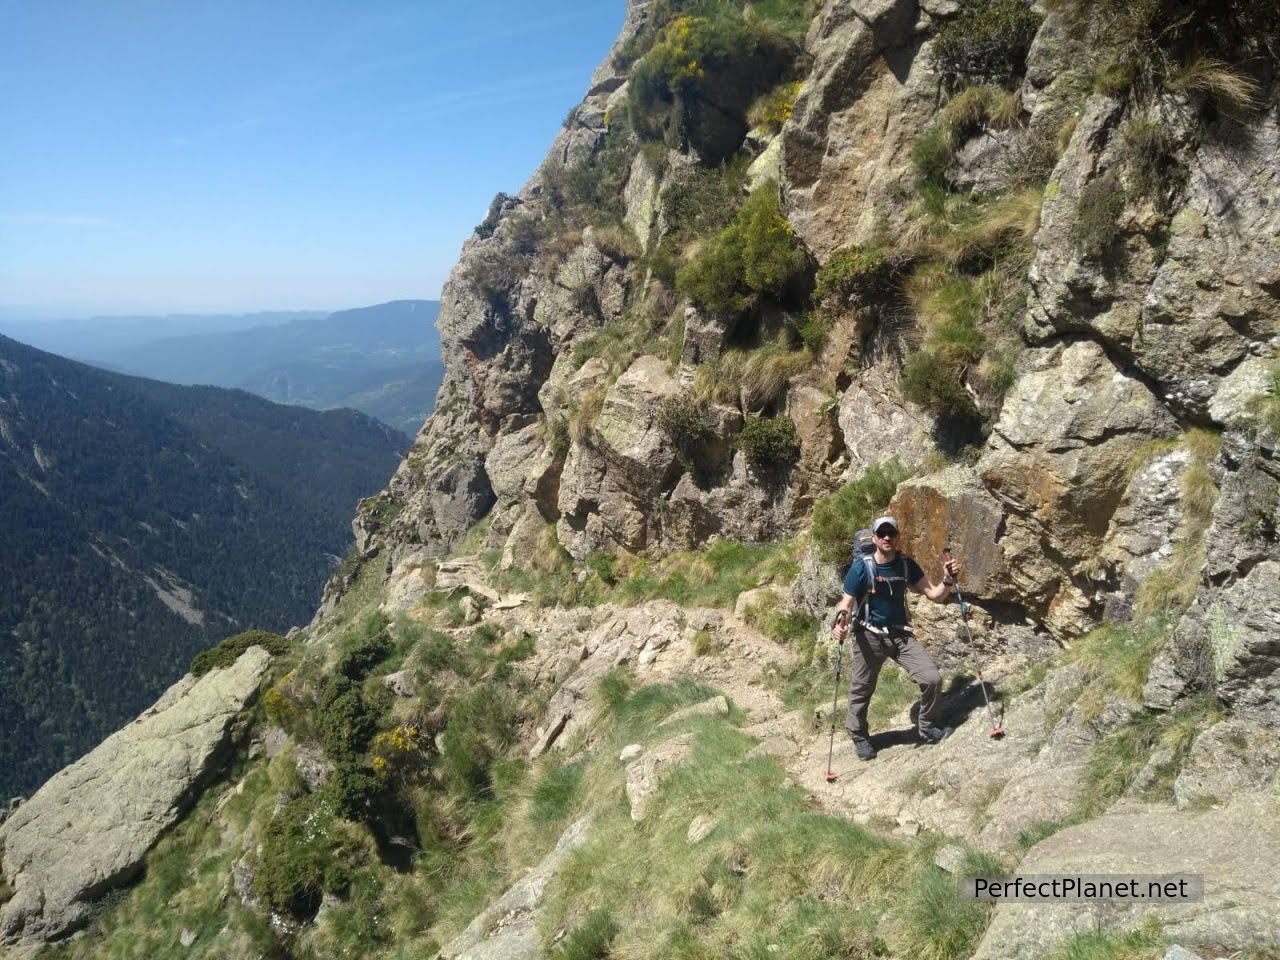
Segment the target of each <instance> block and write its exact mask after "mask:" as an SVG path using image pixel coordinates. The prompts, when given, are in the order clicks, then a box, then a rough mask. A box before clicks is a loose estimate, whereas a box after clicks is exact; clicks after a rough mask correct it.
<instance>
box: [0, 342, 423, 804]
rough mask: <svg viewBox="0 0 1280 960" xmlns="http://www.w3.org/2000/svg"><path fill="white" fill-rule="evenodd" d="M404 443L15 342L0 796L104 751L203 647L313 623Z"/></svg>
mask: <svg viewBox="0 0 1280 960" xmlns="http://www.w3.org/2000/svg"><path fill="white" fill-rule="evenodd" d="M405 443H406V438H405V437H404V436H403V435H402V434H400V433H398V432H396V431H394V430H392V429H390V428H388V427H387V426H385V425H384V424H382V423H379V422H378V421H376V420H374V419H373V418H371V417H369V416H367V415H365V414H362V413H358V412H356V411H352V410H337V411H332V412H323V413H322V412H317V411H312V410H307V409H304V408H301V407H290V406H281V405H278V404H273V403H270V402H268V401H266V400H263V399H261V398H259V397H256V396H253V395H251V394H249V393H247V392H243V391H228V390H223V389H219V388H215V387H180V386H174V385H171V384H166V383H159V382H155V381H149V380H143V379H138V378H134V377H128V376H123V375H120V374H114V373H109V372H106V371H102V370H97V369H95V368H93V367H89V366H86V365H83V364H80V363H77V362H74V361H70V360H66V359H64V358H62V357H58V356H55V355H53V354H48V353H44V352H42V351H38V350H35V349H33V348H30V347H27V346H25V345H23V344H20V343H18V342H17V341H14V340H11V339H9V338H7V337H3V336H0V535H2V537H3V542H4V544H5V549H4V550H3V551H0V729H3V730H4V731H5V737H4V738H3V741H2V742H0V795H8V794H10V793H13V792H20V791H22V790H26V789H29V788H30V787H32V786H34V785H36V784H37V783H38V782H39V781H40V780H42V779H43V778H44V777H45V776H47V775H48V774H49V773H51V772H52V771H53V770H56V769H57V768H58V767H60V766H62V765H64V764H65V763H67V762H68V761H70V760H72V759H74V758H75V757H77V756H79V755H80V754H81V753H82V752H83V751H84V750H86V749H88V748H89V747H91V746H93V745H94V744H95V743H96V742H97V741H98V740H99V739H100V738H101V736H102V735H103V734H105V733H107V732H109V731H110V730H112V729H114V728H115V727H117V726H119V724H120V723H121V722H123V721H124V720H125V719H127V718H128V717H131V716H133V715H134V714H135V713H136V712H137V711H138V709H139V708H140V707H142V706H145V705H146V704H147V703H150V702H151V701H152V700H153V699H154V698H155V696H156V695H157V693H158V692H159V691H160V690H161V689H163V687H164V686H165V685H166V684H168V683H170V682H172V681H173V680H174V679H175V678H176V677H177V676H179V675H180V674H181V673H182V672H183V671H184V669H185V666H186V664H187V662H188V661H189V660H190V658H191V656H192V655H193V653H195V652H196V651H197V650H199V649H201V648H203V647H205V646H208V645H209V644H210V643H212V642H213V641H215V640H217V639H219V638H221V637H223V636H226V635H227V634H229V633H233V632H238V631H239V630H242V629H245V628H247V627H249V626H257V627H263V628H266V629H275V630H285V629H288V627H290V626H291V625H293V624H297V623H303V622H306V621H307V620H309V619H310V616H311V612H312V610H313V608H314V605H315V602H316V599H317V597H318V596H319V594H320V590H321V587H322V585H323V583H324V581H325V579H326V577H327V576H328V574H329V573H330V572H331V570H332V567H333V564H334V563H335V562H336V561H337V559H338V558H340V557H341V556H342V555H343V554H345V552H346V551H347V549H348V547H349V545H350V542H351V530H350V524H349V518H350V515H351V511H352V508H353V507H354V505H355V503H356V502H357V501H358V500H359V499H360V498H361V497H363V496H367V495H369V494H371V493H374V492H375V491H376V490H378V489H379V488H380V487H381V486H382V485H383V484H384V483H385V481H386V479H387V477H388V475H389V474H390V473H391V471H392V470H393V469H394V467H395V465H396V463H397V462H398V460H399V457H400V453H401V451H402V450H403V448H404V445H405Z"/></svg>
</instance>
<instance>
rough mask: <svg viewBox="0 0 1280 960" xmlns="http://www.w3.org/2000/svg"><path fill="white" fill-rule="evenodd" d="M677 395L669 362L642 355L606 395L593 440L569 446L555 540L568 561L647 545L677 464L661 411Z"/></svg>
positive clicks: (676, 386) (676, 384) (638, 548)
mask: <svg viewBox="0 0 1280 960" xmlns="http://www.w3.org/2000/svg"><path fill="white" fill-rule="evenodd" d="M679 392H680V385H679V384H678V383H677V382H676V381H675V380H673V379H672V378H671V376H670V374H668V373H667V365H666V361H664V360H662V359H660V358H658V357H652V356H643V357H639V358H637V359H636V360H635V362H634V363H632V364H631V366H630V367H629V368H628V369H627V371H626V372H625V373H624V374H623V375H622V376H621V377H619V378H618V380H617V382H616V383H615V384H614V385H613V386H612V387H611V388H610V390H609V392H608V393H607V394H606V395H605V398H604V404H603V406H602V408H601V410H600V414H599V417H598V418H597V420H596V424H595V429H594V430H593V431H592V441H591V442H590V443H577V444H574V445H573V447H572V449H571V450H570V451H569V456H568V459H567V460H566V462H565V467H564V472H563V474H562V475H561V478H560V491H559V497H558V507H559V510H560V514H561V520H560V525H559V533H560V540H561V543H563V544H564V546H565V548H566V549H567V550H568V551H569V552H570V553H571V554H572V555H573V556H575V557H577V558H579V559H581V558H582V557H584V556H586V554H587V553H590V552H591V551H592V550H595V549H599V548H602V547H606V546H609V545H618V546H622V547H623V548H625V549H628V550H642V549H644V548H645V547H646V546H648V545H649V541H650V537H651V534H652V530H651V523H650V514H651V513H652V505H653V503H654V501H655V499H656V497H657V495H658V493H659V491H660V490H661V489H662V488H663V487H664V486H665V485H666V483H667V482H668V481H669V480H673V479H674V477H673V476H672V473H673V467H674V465H675V460H676V453H675V448H674V447H673V446H672V444H671V441H670V439H669V438H668V437H667V435H666V432H665V431H664V430H663V429H662V427H661V426H659V425H658V422H657V417H658V409H659V407H660V405H661V402H662V401H663V400H664V399H666V398H668V397H674V396H676V395H677V394H678V393H679Z"/></svg>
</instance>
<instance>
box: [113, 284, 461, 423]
mask: <svg viewBox="0 0 1280 960" xmlns="http://www.w3.org/2000/svg"><path fill="white" fill-rule="evenodd" d="M439 312H440V304H439V303H438V302H436V301H433V300H393V301H390V302H388V303H382V304H378V305H376V306H371V307H360V308H357V309H354V310H341V311H338V312H336V313H331V314H328V315H327V316H310V315H307V316H301V317H297V318H295V319H292V320H290V321H288V322H286V323H283V324H272V325H262V326H254V327H251V328H248V329H240V330H226V331H215V332H207V333H197V334H189V335H183V336H176V337H165V338H162V339H157V340H152V341H151V342H149V343H143V344H133V345H129V346H128V347H127V348H125V349H115V350H105V351H100V352H99V353H97V354H95V355H94V356H93V357H92V360H93V361H94V362H97V363H102V364H104V365H106V366H109V367H111V368H112V369H118V370H122V371H125V372H128V373H134V374H137V375H139V376H146V377H153V378H155V379H159V380H166V381H169V382H171V383H181V384H210V385H213V386H220V387H235V388H240V389H244V390H248V391H250V392H252V393H256V394H258V395H259V396H262V397H265V398H267V399H268V400H273V401H275V402H277V403H291V404H298V405H301V406H306V407H311V408H313V409H318V410H325V409H332V408H335V407H352V408H354V409H357V410H361V411H363V412H364V413H367V414H369V415H370V416H372V417H376V418H377V419H379V420H381V421H383V422H384V423H387V424H389V425H390V426H393V427H395V428H396V429H397V430H400V431H402V432H404V433H406V434H408V435H410V436H412V435H414V434H416V433H417V431H418V428H419V427H421V426H422V422H423V421H424V420H425V419H426V417H427V416H428V415H429V414H430V412H431V410H432V408H433V406H434V403H435V395H436V391H437V390H438V389H439V388H440V382H441V380H442V378H443V375H444V367H443V364H442V362H441V359H440V340H439V335H438V334H437V332H436V329H435V321H436V317H437V316H438V315H439Z"/></svg>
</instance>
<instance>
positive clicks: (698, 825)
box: [685, 813, 719, 844]
mask: <svg viewBox="0 0 1280 960" xmlns="http://www.w3.org/2000/svg"><path fill="white" fill-rule="evenodd" d="M718 824H719V821H718V820H717V819H716V818H715V817H713V816H711V815H709V814H706V813H700V814H698V815H697V816H696V817H694V818H693V820H691V821H690V822H689V830H688V832H687V833H686V834H685V840H687V841H688V842H689V843H690V844H694V843H701V842H702V841H703V840H705V839H707V837H708V836H710V834H711V831H712V830H714V829H715V828H716V826H717V825H718Z"/></svg>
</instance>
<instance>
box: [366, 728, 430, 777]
mask: <svg viewBox="0 0 1280 960" xmlns="http://www.w3.org/2000/svg"><path fill="white" fill-rule="evenodd" d="M419 732H420V731H419V730H418V727H417V726H416V725H414V724H411V723H402V724H400V725H398V726H395V727H392V728H391V729H390V730H384V731H382V732H381V733H378V734H376V735H375V736H374V738H373V741H372V742H371V743H370V744H369V755H370V760H369V767H370V769H372V770H373V773H374V776H376V777H377V778H378V779H379V780H383V781H386V780H389V779H391V778H392V777H393V776H397V775H400V774H404V773H406V772H407V771H409V770H411V769H412V768H413V767H415V766H417V764H418V761H419V760H420V759H421V757H422V751H421V749H420V748H419V746H418V735H419Z"/></svg>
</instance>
